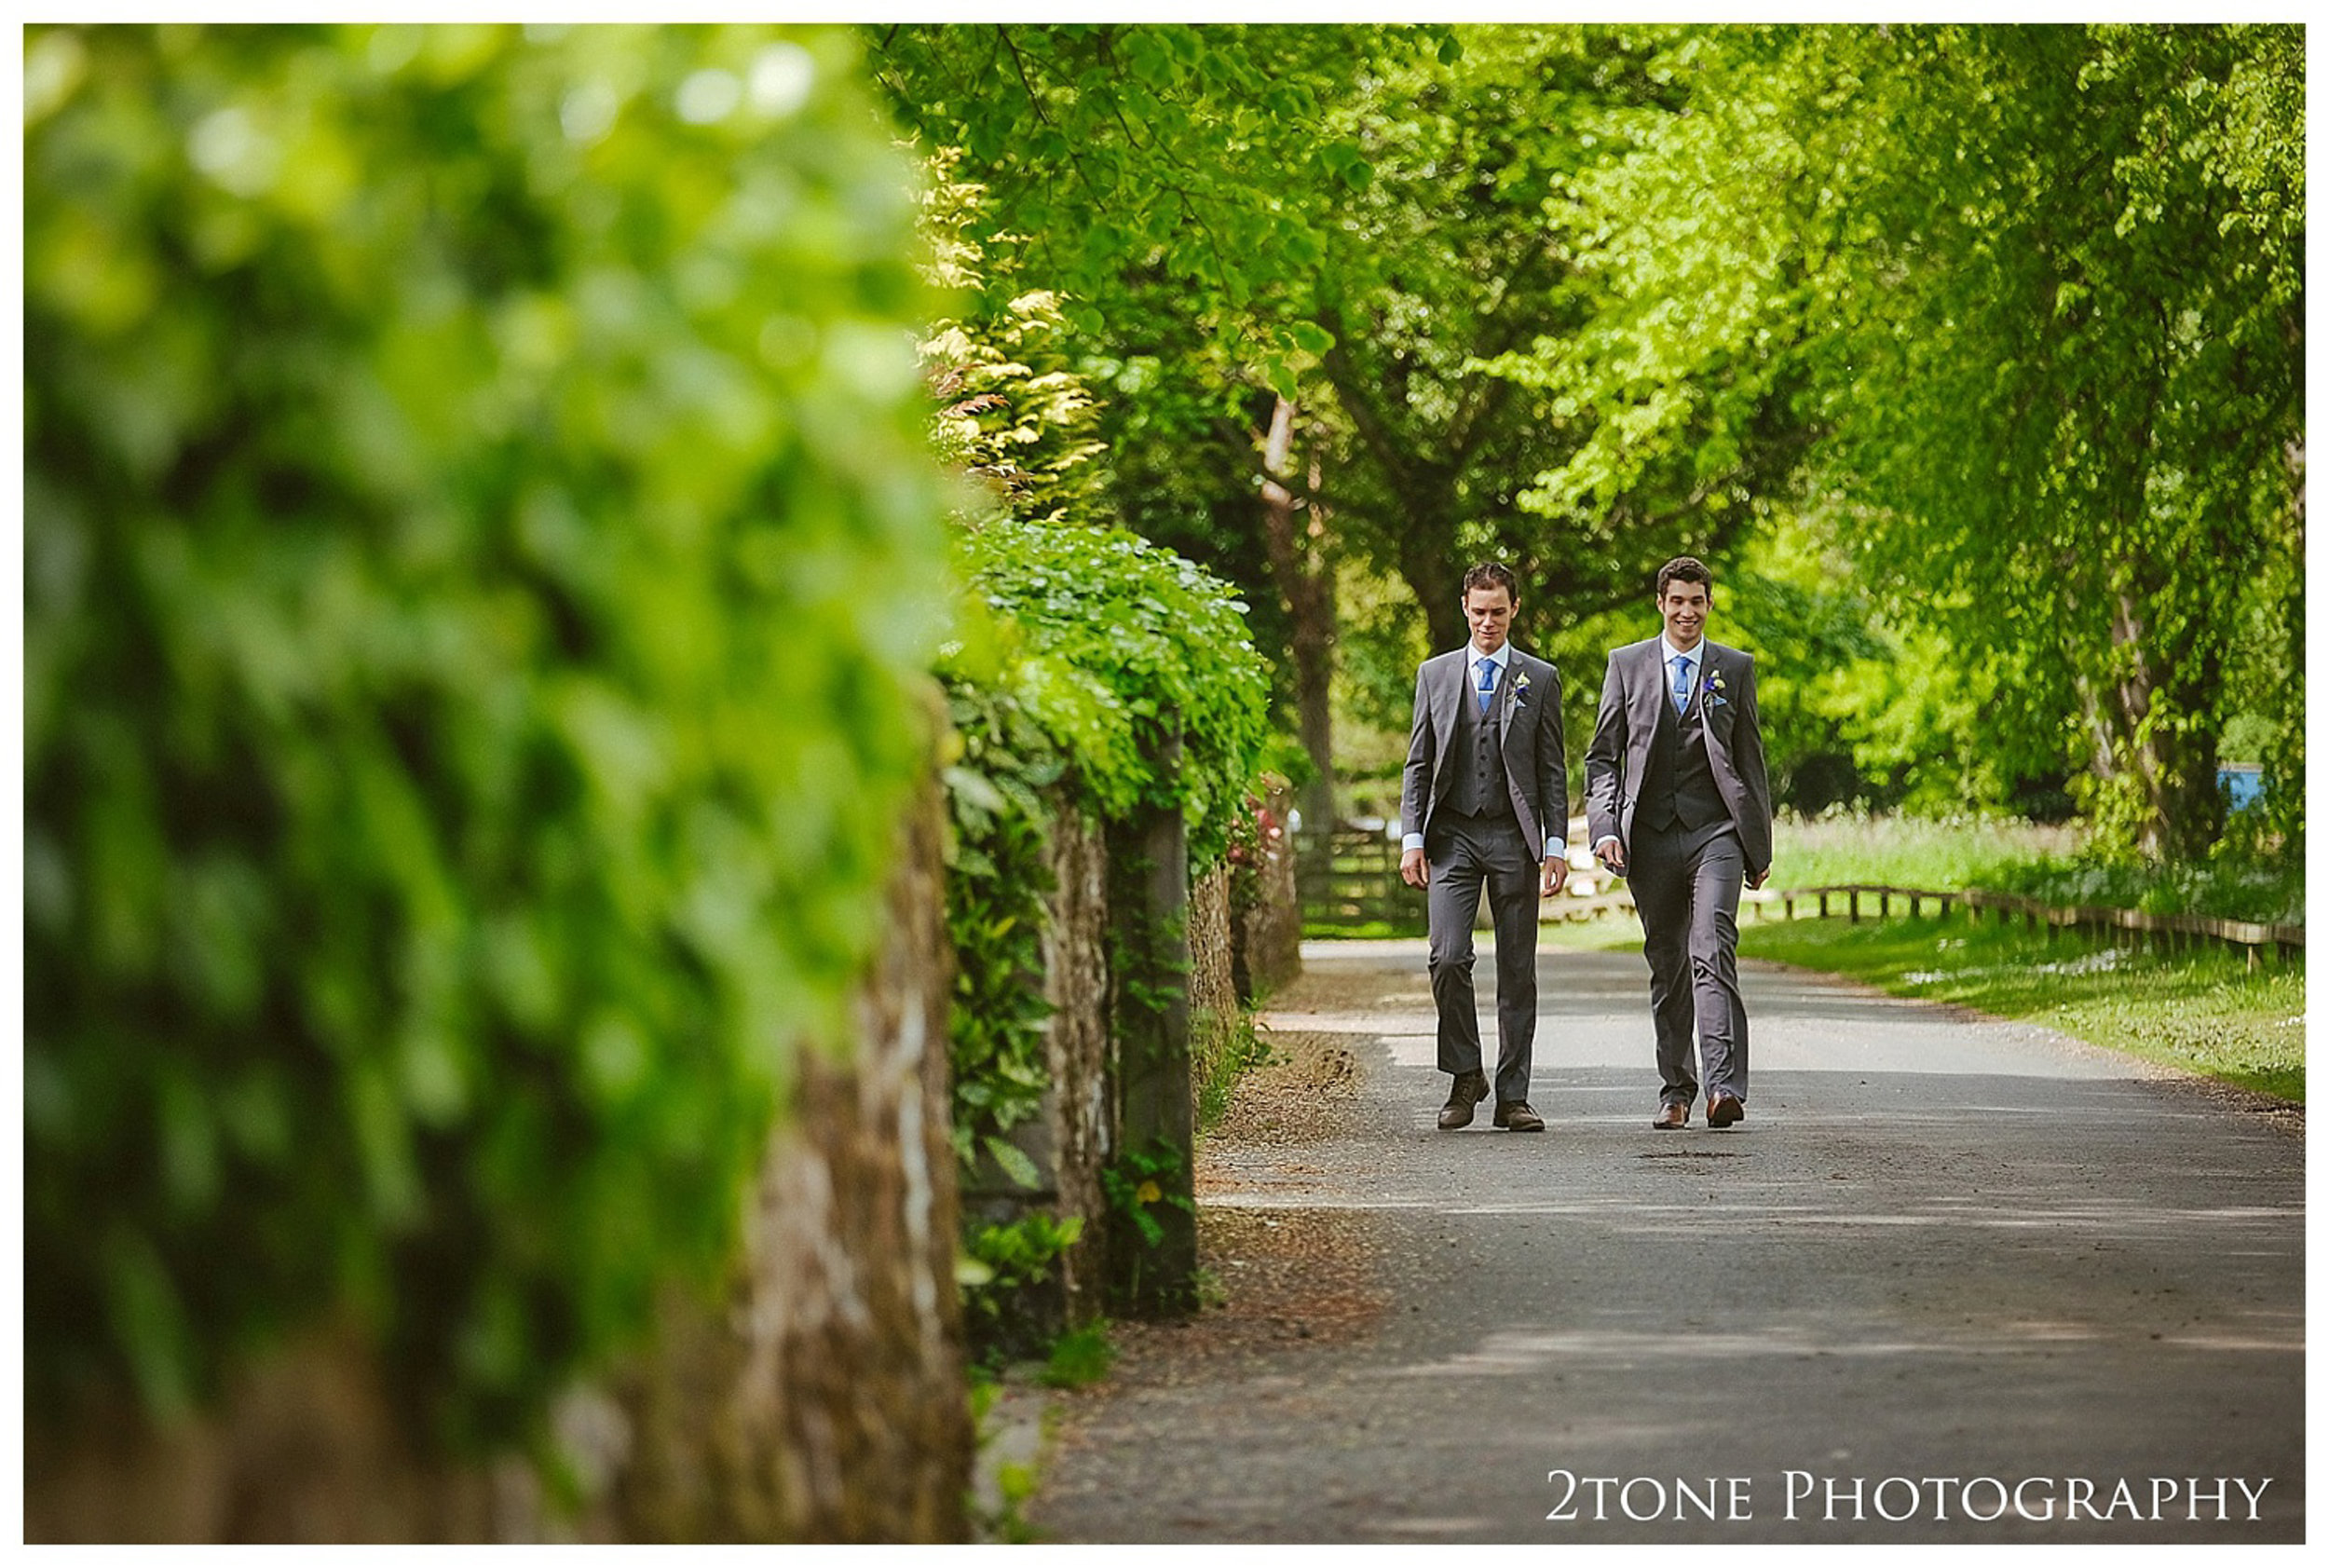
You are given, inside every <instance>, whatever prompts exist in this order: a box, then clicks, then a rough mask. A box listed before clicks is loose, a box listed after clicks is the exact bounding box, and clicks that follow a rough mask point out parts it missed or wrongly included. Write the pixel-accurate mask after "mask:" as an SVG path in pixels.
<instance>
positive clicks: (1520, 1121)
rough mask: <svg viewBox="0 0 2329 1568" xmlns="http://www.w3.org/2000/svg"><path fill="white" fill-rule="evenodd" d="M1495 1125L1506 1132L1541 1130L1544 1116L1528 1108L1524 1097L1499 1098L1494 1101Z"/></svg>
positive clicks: (1543, 1124)
mask: <svg viewBox="0 0 2329 1568" xmlns="http://www.w3.org/2000/svg"><path fill="white" fill-rule="evenodd" d="M1496 1125H1498V1126H1500V1127H1502V1128H1504V1129H1505V1131H1507V1132H1543V1131H1544V1130H1545V1118H1544V1117H1542V1116H1539V1115H1538V1114H1537V1113H1536V1112H1535V1111H1531V1110H1530V1109H1529V1102H1528V1101H1527V1100H1524V1099H1500V1100H1498V1101H1497V1102H1496Z"/></svg>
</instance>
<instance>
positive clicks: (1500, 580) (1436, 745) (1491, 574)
mask: <svg viewBox="0 0 2329 1568" xmlns="http://www.w3.org/2000/svg"><path fill="white" fill-rule="evenodd" d="M1518 604H1519V589H1518V587H1517V586H1516V585H1515V583H1514V581H1513V577H1512V573H1511V571H1510V570H1509V569H1507V568H1506V567H1505V566H1499V565H1495V564H1493V563H1490V564H1486V565H1482V566H1474V567H1473V568H1472V569H1471V570H1470V571H1468V572H1466V573H1464V620H1466V621H1468V622H1469V623H1470V625H1471V628H1472V638H1471V641H1470V643H1469V644H1467V645H1466V646H1465V647H1464V648H1459V649H1458V650H1456V651H1455V652H1453V653H1443V654H1440V655H1438V656H1437V657H1436V658H1432V659H1426V660H1424V661H1423V665H1422V667H1421V668H1419V669H1418V670H1417V671H1416V672H1415V723H1414V728H1413V729H1411V730H1410V733H1409V735H1408V744H1407V767H1406V770H1405V771H1404V773H1403V774H1402V777H1401V784H1400V791H1399V814H1400V817H1401V819H1402V820H1403V821H1404V822H1405V823H1406V825H1407V833H1406V838H1405V839H1404V841H1403V846H1402V853H1401V855H1400V857H1399V875H1400V876H1401V877H1403V878H1405V879H1406V880H1407V883H1408V885H1409V886H1410V887H1416V888H1423V889H1425V890H1426V896H1427V907H1428V909H1429V912H1430V919H1431V958H1430V971H1431V994H1432V1001H1433V1002H1436V1003H1437V1006H1438V1009H1439V1070H1440V1071H1442V1072H1446V1073H1451V1074H1453V1075H1454V1079H1455V1082H1454V1084H1453V1086H1452V1087H1451V1089H1450V1090H1449V1093H1448V1103H1447V1104H1446V1105H1445V1106H1444V1107H1442V1108H1441V1110H1440V1112H1439V1125H1440V1126H1441V1127H1442V1128H1445V1129H1449V1130H1453V1129H1454V1128H1457V1127H1463V1126H1469V1125H1471V1121H1472V1108H1473V1107H1474V1106H1475V1105H1478V1103H1479V1102H1480V1101H1481V1100H1483V1099H1486V1098H1488V1075H1487V1074H1486V1073H1485V1072H1484V1071H1483V1070H1481V1060H1480V1025H1479V1017H1478V1014H1477V1013H1476V1012H1475V1011H1474V1007H1473V994H1472V959H1473V950H1472V920H1473V917H1474V916H1475V915H1477V914H1478V911H1479V907H1480V888H1481V886H1482V885H1483V884H1485V885H1486V887H1487V889H1488V907H1489V912H1490V916H1491V919H1492V920H1493V921H1494V922H1495V928H1496V1042H1497V1047H1496V1114H1495V1125H1497V1126H1499V1127H1503V1128H1505V1129H1506V1130H1508V1131H1511V1132H1543V1131H1544V1130H1545V1119H1544V1118H1543V1117H1542V1116H1539V1115H1538V1114H1537V1113H1536V1112H1535V1111H1533V1110H1532V1109H1531V1108H1530V1105H1529V1065H1530V1061H1531V1058H1532V1054H1533V1052H1534V1049H1535V1044H1536V905H1537V900H1538V899H1539V898H1550V897H1551V896H1552V895H1553V894H1555V893H1559V891H1560V889H1561V884H1562V883H1563V882H1565V881H1566V880H1567V879H1568V877H1569V859H1568V842H1567V840H1568V838H1569V767H1568V762H1567V759H1566V757H1565V756H1564V754H1563V751H1562V741H1561V732H1560V672H1559V671H1558V670H1556V669H1554V668H1553V667H1552V666H1551V665H1550V664H1548V663H1546V661H1544V660H1542V659H1538V658H1535V657H1533V656H1532V655H1530V654H1526V653H1523V652H1521V651H1520V650H1519V648H1514V647H1513V646H1512V644H1511V642H1510V640H1509V639H1510V636H1511V632H1512V612H1513V608H1514V607H1515V606H1516V605H1518Z"/></svg>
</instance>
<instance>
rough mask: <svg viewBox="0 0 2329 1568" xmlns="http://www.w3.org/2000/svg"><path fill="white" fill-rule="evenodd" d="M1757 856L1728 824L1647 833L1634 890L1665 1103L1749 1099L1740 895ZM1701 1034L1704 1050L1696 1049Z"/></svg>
mask: <svg viewBox="0 0 2329 1568" xmlns="http://www.w3.org/2000/svg"><path fill="white" fill-rule="evenodd" d="M1746 882H1747V854H1746V850H1745V849H1744V847H1743V846H1741V844H1740V843H1739V839H1738V830H1737V828H1736V827H1734V826H1733V825H1731V823H1730V822H1729V821H1728V820H1724V821H1723V822H1718V823H1709V824H1708V825H1706V826H1704V827H1700V828H1696V829H1690V828H1682V827H1677V828H1674V829H1672V830H1670V831H1667V832H1652V831H1643V830H1637V831H1636V832H1635V834H1634V839H1633V851H1632V855H1631V858H1630V860H1629V861H1628V865H1627V867H1626V886H1627V888H1628V890H1629V891H1631V893H1633V900H1634V908H1635V909H1636V911H1637V912H1639V913H1640V915H1641V933H1642V943H1641V952H1642V956H1643V957H1645V958H1647V959H1648V960H1649V961H1650V1014H1651V1017H1652V1019H1653V1020H1654V1021H1655V1025H1656V1028H1657V1056H1658V1079H1659V1090H1658V1099H1659V1103H1660V1104H1663V1105H1688V1104H1689V1103H1690V1102H1691V1101H1692V1100H1693V1099H1695V1098H1696V1097H1697V1093H1698V1084H1699V1079H1698V1075H1697V1074H1696V1072H1695V1071H1693V1068H1694V1067H1696V1066H1697V1065H1698V1063H1697V1061H1696V1058H1697V1057H1704V1059H1705V1067H1706V1079H1705V1082H1706V1087H1707V1092H1708V1093H1709V1095H1711V1094H1712V1093H1714V1091H1716V1090H1717V1089H1720V1090H1722V1091H1723V1092H1724V1093H1726V1094H1734V1095H1737V1097H1738V1098H1740V1099H1741V1100H1742V1101H1743V1100H1745V1099H1746V1098H1747V1004H1746V1002H1744V1001H1743V1000H1742V999H1741V998H1740V996H1739V992H1738V895H1739V891H1740V890H1741V889H1742V888H1743V887H1745V886H1746ZM1694 1022H1695V1024H1696V1030H1697V1036H1698V1049H1697V1050H1696V1052H1694V1051H1692V1049H1691V1031H1692V1026H1693V1024H1694Z"/></svg>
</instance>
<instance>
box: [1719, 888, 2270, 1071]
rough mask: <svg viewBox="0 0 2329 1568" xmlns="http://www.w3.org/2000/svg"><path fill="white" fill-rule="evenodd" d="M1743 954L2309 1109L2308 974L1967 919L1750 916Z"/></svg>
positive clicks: (2233, 954)
mask: <svg viewBox="0 0 2329 1568" xmlns="http://www.w3.org/2000/svg"><path fill="white" fill-rule="evenodd" d="M1739 951H1740V952H1741V953H1742V954H1745V955H1747V956H1749V957H1752V958H1761V959H1772V960H1776V961H1779V962H1781V963H1792V964H1798V965H1801V966H1802V967H1804V968H1805V969H1818V970H1826V971H1828V972H1830V973H1832V974H1838V975H1850V976H1852V977H1853V978H1854V979H1858V980H1865V981H1867V982H1869V983H1870V984H1872V985H1875V986H1877V987H1880V988H1882V989H1885V990H1887V991H1890V992H1892V993H1893V994H1894V995H1896V996H1914V997H1922V998H1926V999H1927V1000H1930V1001H1934V1002H1954V1003H1956V1004H1958V1005H1959V1006H1964V1007H1971V1008H1976V1009H1978V1010H1980V1011H1982V1012H1983V1013H1988V1014H1991V1015H1993V1016H1997V1017H2001V1018H2016V1019H2023V1020H2026V1021H2028V1022H2031V1023H2035V1024H2042V1025H2044V1026H2046V1027H2047V1028H2049V1029H2060V1030H2061V1031H2062V1032H2063V1033H2064V1034H2067V1035H2071V1036H2073V1037H2074V1038H2077V1039H2079V1040H2083V1041H2086V1042H2088V1043H2090V1044H2095V1045H2104V1046H2108V1047H2109V1048H2111V1049H2112V1050H2118V1051H2126V1052H2128V1053H2130V1054H2132V1055H2133V1056H2137V1057H2144V1058H2145V1059H2146V1060H2149V1061H2155V1062H2160V1063H2164V1064H2166V1065H2167V1066H2170V1067H2176V1068H2181V1069H2183V1070H2186V1071H2188V1072H2196V1073H2199V1074H2200V1075H2201V1076H2203V1077H2207V1078H2212V1079H2214V1080H2216V1081H2217V1082H2219V1083H2224V1084H2234V1085H2236V1086H2238V1087H2240V1088H2243V1089H2253V1090H2255V1091H2257V1092H2258V1093H2261V1094H2267V1095H2270V1096H2273V1097H2274V1098H2279V1099H2283V1100H2288V1101H2290V1102H2292V1103H2294V1104H2298V1105H2302V1104H2303V1103H2304V1101H2305V971H2304V967H2303V966H2302V965H2301V964H2296V965H2282V964H2274V965H2272V966H2270V967H2268V968H2265V969H2262V970H2259V971H2258V972H2256V973H2254V974H2251V973H2250V972H2249V970H2248V968H2247V961H2246V958H2245V956H2244V955H2243V954H2241V953H2240V952H2237V951H2233V950H2230V949H2222V948H2196V949H2193V950H2190V951H2186V952H2180V953H2152V952H2147V951H2144V950H2141V949H2138V948H2132V947H2129V946H2126V945H2124V943H2123V942H2122V943H2111V942H2107V941H2104V940H2100V939H2097V938H2094V937H2091V936H2086V935H2081V934H2073V933H2068V932H2065V933H2062V934H2057V935H2055V936H2054V938H2053V939H2052V940H2051V941H2049V940H2048V939H2047V937H2046V936H2045V934H2043V933H2042V932H2033V931H2030V930H2028V929H2027V928H2026V927H2023V926H2019V925H2006V924H2003V923H2001V922H1996V921H1994V920H1993V921H1990V922H1986V923H1981V924H1974V923H1970V922H1968V920H1967V919H1966V917H1965V915H1964V914H1962V913H1956V914H1953V915H1952V916H1950V918H1949V919H1948V920H1939V919H1936V918H1931V917H1927V918H1926V919H1922V920H1906V919H1896V920H1886V921H1863V922H1861V923H1859V924H1857V925H1855V924H1852V923H1850V922H1848V921H1845V920H1791V921H1784V922H1773V921H1756V920H1751V919H1750V920H1742V921H1741V922H1740V925H1739Z"/></svg>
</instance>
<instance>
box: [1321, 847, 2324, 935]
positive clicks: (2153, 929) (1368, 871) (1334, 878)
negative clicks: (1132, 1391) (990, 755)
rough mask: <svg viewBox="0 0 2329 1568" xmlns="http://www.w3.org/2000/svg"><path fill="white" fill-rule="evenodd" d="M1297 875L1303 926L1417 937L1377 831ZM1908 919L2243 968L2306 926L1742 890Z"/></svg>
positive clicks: (1580, 907)
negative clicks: (2070, 936)
mask: <svg viewBox="0 0 2329 1568" xmlns="http://www.w3.org/2000/svg"><path fill="white" fill-rule="evenodd" d="M1295 866H1296V879H1297V882H1298V885H1299V886H1300V888H1301V903H1302V926H1303V929H1304V931H1305V932H1312V933H1318V934H1328V933H1332V932H1337V931H1364V932H1372V933H1377V934H1389V935H1421V934H1423V926H1424V912H1423V896H1422V894H1420V893H1417V892H1415V890H1414V889H1412V888H1410V887H1409V886H1407V884H1405V883H1404V882H1402V881H1400V880H1399V846H1398V843H1397V841H1396V839H1391V838H1388V837H1387V836H1385V835H1384V834H1382V833H1380V832H1372V831H1365V832H1362V831H1358V830H1355V829H1343V828H1338V829H1336V830H1335V832H1334V833H1333V834H1332V835H1331V836H1325V837H1322V836H1317V835H1310V836H1306V837H1305V838H1304V839H1303V840H1302V841H1301V842H1300V843H1299V844H1298V845H1297V846H1296V851H1295ZM1896 904H1898V905H1900V907H1901V908H1902V909H1903V911H1904V912H1906V913H1907V914H1908V916H1909V917H1910V918H1911V919H1916V918H1918V917H1919V916H1921V915H1922V914H1923V912H1924V908H1925V906H1926V905H1927V904H1930V905H1932V906H1933V907H1935V909H1936V910H1937V911H1938V912H1939V914H1940V915H1941V918H1942V919H1944V920H1945V919H1947V918H1948V916H1949V913H1950V911H1951V910H1952V909H1953V908H1954V907H1958V906H1963V907H1964V908H1965V910H1966V914H1967V918H1968V919H1969V920H1978V919H1980V918H1981V916H1982V914H1984V913H1988V914H1990V915H1993V916H1995V918H1996V919H1998V920H2021V921H2022V922H2023V923H2024V924H2025V925H2028V926H2030V927H2031V928H2033V929H2036V928H2039V927H2043V928H2044V929H2045V931H2046V933H2047V935H2048V936H2049V937H2051V936H2052V935H2053V934H2054V933H2055V932H2057V931H2061V930H2073V931H2092V932H2100V933H2110V932H2119V931H2125V932H2132V933H2133V934H2135V935H2136V937H2137V938H2138V939H2139V940H2141V941H2143V942H2145V944H2146V945H2147V946H2149V947H2152V948H2167V949H2169V950H2180V949H2184V948H2192V947H2196V946H2198V945H2200V944H2202V943H2221V944H2224V945H2226V946H2227V947H2234V948H2245V949H2246V951H2247V954H2248V967H2249V968H2251V969H2254V968H2255V967H2256V966H2257V964H2258V963H2259V962H2260V961H2263V960H2266V959H2273V958H2286V957H2291V956H2295V957H2302V956H2303V954H2304V951H2305V928H2304V927H2303V926H2301V925H2281V924H2272V923H2268V922H2266V921H2261V920H2221V919H2218V918H2217V917H2215V916H2213V915H2153V914H2147V913H2145V911H2143V910H2141V909H2121V908H2115V907H2108V906H2103V905H2088V904H2080V905H2070V906H2056V905H2050V904H2047V903H2045V902H2044V901H2043V900H2040V899H2036V898H2024V897H2023V896H2021V895H2020V894H2018V893H1989V892H1985V891H1983V890H1982V889H1980V888H1957V889H1948V890H1936V889H1933V888H1909V887H1896V886H1892V885H1890V884H1888V883H1882V882H1838V883H1832V884H1829V885H1827V886H1824V887H1808V888H1785V889H1777V890H1775V889H1768V888H1766V889H1764V890H1763V891H1762V892H1759V893H1748V894H1746V895H1745V896H1744V897H1743V898H1742V899H1741V900H1740V907H1741V911H1742V913H1743V914H1745V916H1746V918H1748V919H1750V920H1765V919H1770V918H1773V916H1772V914H1771V911H1772V910H1773V909H1775V908H1776V909H1777V917H1776V918H1777V919H1780V920H1794V919H1795V918H1796V909H1797V907H1798V906H1799V905H1800V906H1802V907H1804V909H1805V911H1806V913H1808V912H1810V911H1811V910H1814V909H1816V910H1817V911H1818V916H1819V918H1821V919H1823V920H1824V919H1832V918H1833V917H1834V916H1835V915H1838V914H1841V915H1843V916H1844V917H1845V919H1847V920H1855V921H1857V920H1865V919H1873V920H1889V919H1890V918H1891V917H1892V912H1893V907H1894V905H1896ZM1632 907H1633V898H1632V895H1631V894H1629V893H1626V892H1624V891H1623V890H1622V889H1621V890H1619V891H1616V892H1613V893H1600V894H1596V895H1594V896H1590V897H1582V898H1578V897H1563V898H1557V899H1554V900H1552V901H1551V902H1550V903H1549V904H1547V905H1546V910H1545V918H1546V919H1547V920H1594V919H1598V918H1599V917H1600V916H1602V915H1606V914H1612V913H1614V912H1615V911H1617V910H1620V909H1627V910H1630V909H1631V908H1632Z"/></svg>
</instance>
